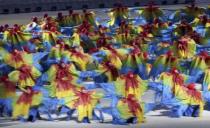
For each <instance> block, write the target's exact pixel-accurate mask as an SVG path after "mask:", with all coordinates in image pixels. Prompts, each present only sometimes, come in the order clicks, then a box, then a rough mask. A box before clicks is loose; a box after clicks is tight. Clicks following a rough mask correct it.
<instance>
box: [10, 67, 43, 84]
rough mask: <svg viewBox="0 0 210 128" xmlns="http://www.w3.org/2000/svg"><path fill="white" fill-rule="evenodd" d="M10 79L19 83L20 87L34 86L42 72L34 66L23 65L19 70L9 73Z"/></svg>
mask: <svg viewBox="0 0 210 128" xmlns="http://www.w3.org/2000/svg"><path fill="white" fill-rule="evenodd" d="M8 76H9V79H10V80H11V81H12V82H15V83H17V84H18V86H19V87H20V88H24V87H27V86H34V85H35V84H36V79H37V78H38V77H39V76H41V72H40V71H39V70H38V69H36V68H35V67H33V66H28V65H23V66H22V67H20V68H19V69H17V70H14V71H12V72H11V73H9V75H8Z"/></svg>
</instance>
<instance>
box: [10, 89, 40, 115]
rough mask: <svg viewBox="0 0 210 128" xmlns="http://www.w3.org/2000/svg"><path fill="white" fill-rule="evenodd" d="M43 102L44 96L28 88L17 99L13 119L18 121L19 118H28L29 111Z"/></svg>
mask: <svg viewBox="0 0 210 128" xmlns="http://www.w3.org/2000/svg"><path fill="white" fill-rule="evenodd" d="M41 102H42V94H41V93H40V92H38V91H35V90H33V89H32V88H31V87H29V88H27V89H26V91H25V92H23V93H22V94H21V95H20V96H18V97H17V99H16V101H15V102H14V106H13V109H14V110H13V113H12V117H13V118H14V119H17V118H19V117H21V116H22V117H24V118H28V115H29V110H30V108H31V107H33V106H38V105H39V104H41Z"/></svg>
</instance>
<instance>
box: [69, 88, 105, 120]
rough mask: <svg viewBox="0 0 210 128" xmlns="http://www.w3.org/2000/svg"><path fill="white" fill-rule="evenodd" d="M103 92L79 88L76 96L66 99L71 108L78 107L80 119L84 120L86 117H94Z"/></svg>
mask: <svg viewBox="0 0 210 128" xmlns="http://www.w3.org/2000/svg"><path fill="white" fill-rule="evenodd" d="M102 97H103V94H101V93H97V92H95V91H86V90H83V89H82V90H79V91H76V92H75V94H74V96H73V97H71V98H70V99H68V101H66V102H67V103H66V105H67V106H69V107H70V108H71V109H76V110H77V112H78V121H83V120H84V119H85V118H88V119H89V120H90V119H92V116H93V111H94V108H95V107H96V105H97V104H98V103H99V100H100V98H102Z"/></svg>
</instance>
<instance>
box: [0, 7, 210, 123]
mask: <svg viewBox="0 0 210 128" xmlns="http://www.w3.org/2000/svg"><path fill="white" fill-rule="evenodd" d="M131 13H135V14H138V16H137V15H136V16H135V17H133V14H132V15H131ZM108 16H109V18H105V17H104V18H99V17H97V15H95V14H94V12H90V11H87V10H83V12H80V13H78V12H75V11H73V10H70V11H69V14H68V15H64V14H62V13H58V15H57V16H56V17H51V16H49V15H48V14H45V15H44V17H43V18H38V17H33V18H32V21H31V22H30V23H29V24H27V25H18V24H15V25H14V26H9V25H7V24H6V25H4V26H0V58H1V60H0V61H1V63H0V116H4V117H10V118H11V119H13V120H21V121H24V122H25V121H32V122H34V121H36V120H37V119H43V116H42V115H47V119H48V120H54V118H53V117H52V114H57V115H58V116H59V115H61V114H66V115H67V116H66V119H67V120H71V119H73V118H72V116H73V115H76V116H77V121H78V122H85V123H90V121H91V120H99V122H104V114H109V115H110V116H111V117H112V123H114V124H128V123H143V122H145V116H144V114H145V113H146V112H149V111H151V110H153V109H155V108H156V107H157V106H164V107H167V108H168V109H170V110H171V113H172V115H171V116H173V117H181V116H191V117H200V116H202V112H203V110H204V109H206V110H209V103H210V55H209V51H210V19H209V16H210V8H200V7H196V6H195V5H190V6H186V7H185V8H183V9H179V10H174V11H173V10H161V9H160V8H158V7H156V6H154V5H149V6H148V7H145V8H141V9H139V10H137V9H128V8H126V7H124V6H121V5H119V6H117V7H115V8H113V9H111V10H109V11H108ZM101 17H102V16H101ZM147 90H154V91H155V92H156V95H155V102H154V103H145V102H144V101H143V100H142V96H143V95H144V93H145V92H146V91H147ZM106 100H107V101H108V100H109V101H110V104H108V105H107V104H104V103H103V101H106ZM75 113H76V114H75Z"/></svg>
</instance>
